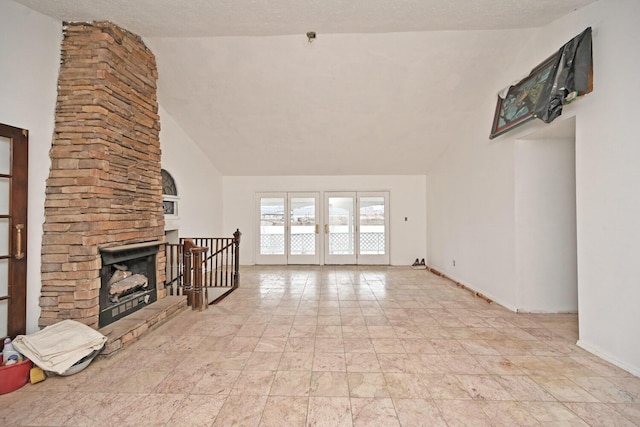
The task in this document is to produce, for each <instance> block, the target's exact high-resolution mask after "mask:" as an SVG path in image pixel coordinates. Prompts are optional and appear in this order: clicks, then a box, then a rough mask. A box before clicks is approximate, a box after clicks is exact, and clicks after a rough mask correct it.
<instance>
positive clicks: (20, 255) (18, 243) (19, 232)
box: [15, 224, 24, 259]
mask: <svg viewBox="0 0 640 427" xmlns="http://www.w3.org/2000/svg"><path fill="white" fill-rule="evenodd" d="M15 228H16V254H15V258H16V259H22V258H24V252H23V251H22V230H23V229H24V224H17V225H16V226H15Z"/></svg>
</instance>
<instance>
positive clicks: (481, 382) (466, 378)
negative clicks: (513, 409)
mask: <svg viewBox="0 0 640 427" xmlns="http://www.w3.org/2000/svg"><path fill="white" fill-rule="evenodd" d="M456 378H458V381H460V384H462V386H463V387H464V388H465V390H467V393H469V395H470V396H471V398H472V399H474V400H514V398H513V396H511V394H510V393H509V392H508V391H507V390H505V389H504V387H502V386H501V385H500V383H498V381H496V380H494V379H493V378H492V377H491V376H488V375H456Z"/></svg>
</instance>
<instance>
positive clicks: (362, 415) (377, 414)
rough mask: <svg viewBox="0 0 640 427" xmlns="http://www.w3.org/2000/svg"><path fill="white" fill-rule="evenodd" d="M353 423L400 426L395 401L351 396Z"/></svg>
mask: <svg viewBox="0 0 640 427" xmlns="http://www.w3.org/2000/svg"><path fill="white" fill-rule="evenodd" d="M351 412H352V414H353V425H354V427H357V426H379V427H392V426H398V427H400V422H399V420H398V416H397V414H396V410H395V407H394V406H393V401H392V400H391V399H388V398H351Z"/></svg>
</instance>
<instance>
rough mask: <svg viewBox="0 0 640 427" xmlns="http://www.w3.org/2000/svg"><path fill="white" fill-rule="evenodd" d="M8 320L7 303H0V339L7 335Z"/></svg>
mask: <svg viewBox="0 0 640 427" xmlns="http://www.w3.org/2000/svg"><path fill="white" fill-rule="evenodd" d="M8 320H9V301H7V300H2V301H0V337H4V336H6V335H7V322H8Z"/></svg>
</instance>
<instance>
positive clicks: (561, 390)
mask: <svg viewBox="0 0 640 427" xmlns="http://www.w3.org/2000/svg"><path fill="white" fill-rule="evenodd" d="M533 380H534V381H535V382H536V383H538V384H539V385H540V386H542V387H543V388H544V389H545V390H547V391H548V392H549V393H551V394H552V395H553V397H555V398H556V399H558V400H559V401H560V402H598V399H596V398H595V397H593V396H592V395H590V394H589V393H588V392H587V391H586V390H585V389H584V388H582V387H580V386H579V385H577V384H576V383H574V382H573V381H571V380H570V379H568V378H566V377H562V376H560V377H538V376H536V377H533Z"/></svg>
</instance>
